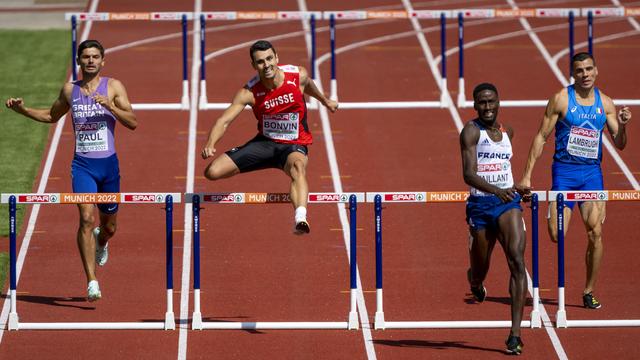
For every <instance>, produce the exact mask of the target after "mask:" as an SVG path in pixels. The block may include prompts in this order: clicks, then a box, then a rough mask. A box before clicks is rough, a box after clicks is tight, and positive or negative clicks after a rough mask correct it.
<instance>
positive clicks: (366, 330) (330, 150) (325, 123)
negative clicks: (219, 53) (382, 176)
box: [298, 0, 377, 360]
mask: <svg viewBox="0 0 640 360" xmlns="http://www.w3.org/2000/svg"><path fill="white" fill-rule="evenodd" d="M298 6H299V7H300V11H307V5H306V2H305V0H298ZM304 23H305V21H304V20H303V24H304ZM303 26H304V25H303ZM306 40H307V48H308V49H309V52H310V51H311V42H310V39H309V38H306ZM315 73H316V79H315V81H316V86H317V87H318V90H319V91H320V92H322V93H324V89H323V87H322V81H321V80H320V79H321V76H320V64H319V63H318V62H316V66H315ZM318 109H319V111H320V120H321V122H322V133H323V136H324V140H325V148H326V150H327V158H328V160H329V168H330V169H331V179H332V181H333V189H334V191H335V192H337V193H341V192H343V189H342V178H341V177H340V169H339V167H338V159H337V156H336V149H335V146H334V145H333V132H332V131H331V123H330V122H329V114H328V113H327V109H326V108H325V107H324V106H322V105H319V106H318ZM336 205H337V210H338V215H339V216H340V224H341V225H342V238H343V239H344V246H345V249H346V252H347V262H349V263H350V257H349V253H350V251H351V243H350V241H349V239H350V236H351V235H350V234H349V219H348V216H347V210H346V208H345V206H344V205H343V204H336ZM356 281H357V284H356V286H357V289H356V303H357V308H358V314H359V317H360V324H361V325H362V329H361V330H362V338H363V340H364V347H365V351H366V352H367V359H369V360H375V359H377V357H376V351H375V348H374V346H373V336H372V335H371V324H370V323H369V314H368V313H367V305H366V303H365V301H364V294H363V292H362V281H361V279H360V269H359V267H357V266H356Z"/></svg>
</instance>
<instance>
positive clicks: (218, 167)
mask: <svg viewBox="0 0 640 360" xmlns="http://www.w3.org/2000/svg"><path fill="white" fill-rule="evenodd" d="M239 173H240V169H238V166H237V165H236V163H234V162H233V160H231V158H230V157H229V155H227V154H222V155H220V156H218V157H217V158H215V160H213V161H212V162H211V163H210V164H209V165H208V166H207V168H206V169H204V176H205V177H206V178H207V179H209V180H219V179H224V178H228V177H231V176H233V175H236V174H239Z"/></svg>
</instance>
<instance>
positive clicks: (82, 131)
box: [75, 121, 109, 153]
mask: <svg viewBox="0 0 640 360" xmlns="http://www.w3.org/2000/svg"><path fill="white" fill-rule="evenodd" d="M75 130H76V152H80V153H88V152H94V151H107V150H109V142H108V141H107V139H108V131H109V130H108V129H107V123H106V122H105V121H99V122H94V123H86V124H76V128H75Z"/></svg>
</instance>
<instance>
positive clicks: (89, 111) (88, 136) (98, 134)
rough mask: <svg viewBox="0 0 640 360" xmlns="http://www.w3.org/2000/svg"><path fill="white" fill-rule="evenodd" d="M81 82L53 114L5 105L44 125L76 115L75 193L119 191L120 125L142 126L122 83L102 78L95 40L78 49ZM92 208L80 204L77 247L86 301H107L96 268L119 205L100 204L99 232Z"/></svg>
mask: <svg viewBox="0 0 640 360" xmlns="http://www.w3.org/2000/svg"><path fill="white" fill-rule="evenodd" d="M76 62H77V63H78V65H79V66H80V70H81V71H82V80H79V81H76V82H73V83H66V84H64V86H63V87H62V90H60V95H59V96H58V98H57V99H56V100H55V102H54V103H53V105H52V106H51V108H50V109H33V108H27V107H25V106H24V102H23V100H22V99H21V98H10V99H8V100H7V101H6V106H7V107H8V108H11V109H13V110H14V111H16V112H17V113H19V114H22V115H24V116H26V117H29V118H31V119H33V120H36V121H39V122H44V123H55V122H57V121H58V120H59V119H60V118H61V117H62V116H63V115H64V114H65V113H67V112H68V111H69V110H71V117H72V119H73V130H74V133H75V156H74V158H73V162H72V163H71V178H72V186H73V192H74V193H117V192H120V170H119V166H118V157H117V155H116V150H115V146H114V130H115V124H116V121H118V122H120V123H121V124H122V125H124V126H125V127H127V128H129V129H131V130H134V129H135V128H136V127H137V126H138V121H137V119H136V116H135V114H134V113H133V110H132V108H131V104H130V103H129V99H128V97H127V92H126V90H125V88H124V86H123V85H122V83H121V82H120V81H118V80H116V79H113V78H107V77H101V76H100V70H101V69H102V67H103V66H104V48H103V47H102V45H101V44H100V43H99V42H98V41H96V40H86V41H83V42H82V43H80V45H79V46H78V58H77V60H76ZM94 207H95V206H94V205H93V204H78V208H79V211H80V226H79V228H78V234H77V242H78V249H79V250H80V257H81V258H82V263H83V266H84V271H85V274H86V276H87V283H88V287H87V299H88V300H89V301H95V300H98V299H100V298H101V297H102V293H101V291H100V286H99V285H98V281H97V279H96V274H95V263H98V265H100V266H102V265H104V264H105V263H106V262H107V258H108V254H109V253H108V248H107V244H108V243H107V241H108V240H109V239H110V238H111V237H112V236H113V235H114V234H115V232H116V213H117V212H118V204H99V205H98V209H99V210H100V226H98V227H96V228H94V226H95V225H94V224H95V211H94Z"/></svg>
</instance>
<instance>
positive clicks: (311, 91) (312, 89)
mask: <svg viewBox="0 0 640 360" xmlns="http://www.w3.org/2000/svg"><path fill="white" fill-rule="evenodd" d="M298 68H299V70H300V91H302V93H303V94H307V95H309V96H312V97H314V98H316V99H317V100H318V101H320V103H321V104H322V105H324V106H325V107H326V108H327V109H329V111H331V112H332V113H334V112H336V110H338V102H337V101H333V100H331V99H329V98H327V97H326V96H324V94H323V93H322V92H320V90H318V88H317V87H316V84H315V83H314V82H313V79H311V78H310V77H309V73H307V69H305V68H304V67H302V66H299V67H298Z"/></svg>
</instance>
